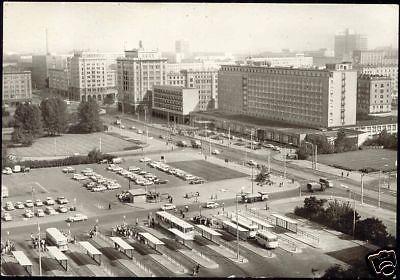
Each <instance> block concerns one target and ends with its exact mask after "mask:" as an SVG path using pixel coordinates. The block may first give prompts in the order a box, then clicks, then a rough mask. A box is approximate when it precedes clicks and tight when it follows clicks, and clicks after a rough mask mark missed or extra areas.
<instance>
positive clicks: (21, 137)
mask: <svg viewBox="0 0 400 280" xmlns="http://www.w3.org/2000/svg"><path fill="white" fill-rule="evenodd" d="M11 141H12V142H14V143H20V144H23V145H25V146H30V145H32V143H33V135H32V134H31V133H30V132H29V131H24V130H23V129H22V128H20V127H17V128H14V131H13V133H12V134H11Z"/></svg>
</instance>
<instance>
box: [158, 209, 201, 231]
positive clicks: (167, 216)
mask: <svg viewBox="0 0 400 280" xmlns="http://www.w3.org/2000/svg"><path fill="white" fill-rule="evenodd" d="M156 223H157V224H158V225H160V226H161V227H163V228H165V229H168V230H169V229H170V228H176V229H178V230H179V231H181V232H183V233H185V234H187V235H189V236H191V237H193V236H194V226H193V225H191V224H189V223H188V222H186V221H184V220H181V219H179V218H178V217H176V216H174V215H172V214H171V213H168V212H167V211H158V212H156Z"/></svg>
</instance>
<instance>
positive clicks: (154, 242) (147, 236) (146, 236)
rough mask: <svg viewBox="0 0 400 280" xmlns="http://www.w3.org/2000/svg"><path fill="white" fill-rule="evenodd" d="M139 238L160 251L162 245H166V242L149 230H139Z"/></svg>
mask: <svg viewBox="0 0 400 280" xmlns="http://www.w3.org/2000/svg"><path fill="white" fill-rule="evenodd" d="M139 238H140V241H142V242H144V243H145V244H146V245H148V246H149V247H151V248H153V249H154V250H156V251H158V249H159V248H160V247H161V246H163V245H165V243H164V242H162V241H161V240H160V239H158V238H157V237H155V236H154V235H152V234H151V233H148V232H139Z"/></svg>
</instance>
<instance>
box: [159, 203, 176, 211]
mask: <svg viewBox="0 0 400 280" xmlns="http://www.w3.org/2000/svg"><path fill="white" fill-rule="evenodd" d="M160 209H161V210H163V211H168V210H175V209H176V206H175V205H174V204H171V203H167V204H164V205H163V206H161V208H160Z"/></svg>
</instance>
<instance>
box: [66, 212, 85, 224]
mask: <svg viewBox="0 0 400 280" xmlns="http://www.w3.org/2000/svg"><path fill="white" fill-rule="evenodd" d="M87 219H88V217H87V216H86V215H83V214H80V213H77V214H75V215H74V216H70V217H68V218H67V222H79V221H86V220H87Z"/></svg>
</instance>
